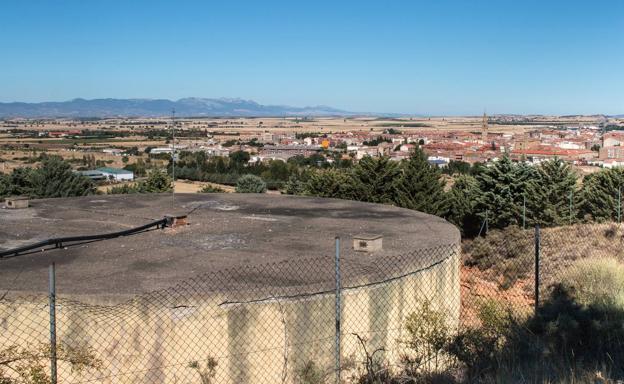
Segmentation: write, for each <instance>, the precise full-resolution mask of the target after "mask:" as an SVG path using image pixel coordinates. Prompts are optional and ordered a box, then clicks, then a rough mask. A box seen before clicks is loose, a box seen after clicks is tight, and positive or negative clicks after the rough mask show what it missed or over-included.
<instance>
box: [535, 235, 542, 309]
mask: <svg viewBox="0 0 624 384" xmlns="http://www.w3.org/2000/svg"><path fill="white" fill-rule="evenodd" d="M540 240H541V239H540V227H539V224H538V225H535V314H537V309H538V308H539V293H540V291H539V285H540Z"/></svg>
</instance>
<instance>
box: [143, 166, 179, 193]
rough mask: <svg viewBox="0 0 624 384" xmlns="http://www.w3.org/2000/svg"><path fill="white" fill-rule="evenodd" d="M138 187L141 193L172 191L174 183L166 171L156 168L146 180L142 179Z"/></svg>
mask: <svg viewBox="0 0 624 384" xmlns="http://www.w3.org/2000/svg"><path fill="white" fill-rule="evenodd" d="M136 189H137V191H138V192H139V193H162V192H171V191H172V190H173V183H172V182H171V178H170V177H169V175H167V173H166V172H164V171H161V170H160V169H155V170H153V171H152V172H150V174H149V176H148V177H147V179H146V180H143V181H140V182H139V183H138V184H137V186H136Z"/></svg>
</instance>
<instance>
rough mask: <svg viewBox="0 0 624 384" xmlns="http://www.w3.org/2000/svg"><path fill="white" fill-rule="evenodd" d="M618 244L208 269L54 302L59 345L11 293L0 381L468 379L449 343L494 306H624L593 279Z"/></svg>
mask: <svg viewBox="0 0 624 384" xmlns="http://www.w3.org/2000/svg"><path fill="white" fill-rule="evenodd" d="M538 238H539V244H538V246H537V247H536V242H537V239H538ZM623 241H624V231H623V230H622V228H621V227H620V226H618V225H615V224H596V225H591V226H587V225H585V226H581V225H579V226H570V227H561V228H553V229H544V230H541V231H539V232H538V231H536V230H534V229H533V228H532V229H527V230H522V229H519V228H508V229H506V230H504V231H491V232H490V233H489V234H488V235H487V236H485V237H480V238H476V239H473V240H467V241H464V242H463V244H462V246H461V248H462V249H460V247H459V246H458V245H455V244H449V245H444V246H439V247H436V248H431V249H421V250H415V251H413V252H410V253H407V254H402V255H396V256H393V257H386V258H383V259H372V258H366V257H365V256H363V257H362V259H361V260H359V259H357V258H347V259H344V260H340V263H339V273H337V272H338V271H337V268H336V260H335V259H334V258H331V257H319V258H315V259H307V260H297V261H289V262H281V263H273V264H267V265H261V266H257V265H254V266H246V267H242V268H238V269H235V270H223V271H216V272H211V273H207V274H203V275H200V276H197V277H195V278H193V279H190V280H186V281H183V282H181V283H179V284H176V285H174V286H172V287H171V288H169V289H166V290H161V291H156V292H151V293H148V294H141V295H137V296H136V297H133V298H131V299H129V300H127V301H123V302H120V303H116V304H113V305H102V304H101V303H100V304H97V305H96V304H92V303H89V302H87V301H88V300H79V299H76V298H73V297H65V296H64V295H63V292H62V291H59V292H57V294H56V301H55V304H54V309H55V315H56V318H55V324H54V327H55V330H56V334H55V340H56V347H55V348H51V345H53V344H51V343H52V342H51V339H50V332H51V327H52V325H51V318H50V309H51V308H50V298H49V297H48V296H46V295H22V294H20V293H16V292H10V293H7V294H5V295H3V296H1V297H2V299H1V300H0V383H3V384H4V383H46V382H54V380H55V379H54V377H53V376H54V375H53V374H51V373H50V364H51V359H50V356H51V349H54V352H55V354H56V359H55V361H56V365H57V374H56V375H57V380H58V382H59V383H91V382H93V383H202V384H207V383H310V384H312V383H334V382H337V380H340V381H341V382H345V383H369V382H371V383H372V382H379V383H384V382H388V383H391V382H392V383H399V382H403V383H410V382H414V383H415V382H418V381H417V380H416V379H415V378H416V377H421V376H419V375H421V374H422V373H423V372H429V373H431V372H436V373H440V374H441V373H445V374H448V375H451V376H454V377H455V378H456V379H457V378H462V377H463V378H464V379H466V378H467V379H466V380H469V376H467V375H466V374H462V373H461V372H462V369H463V368H462V363H463V362H462V361H459V360H461V359H458V358H457V355H456V354H455V355H454V354H452V353H449V352H448V351H449V348H448V345H447V344H448V342H449V339H450V338H451V337H452V336H453V335H457V334H460V333H461V332H462V331H463V330H465V329H477V328H478V327H482V326H484V324H483V321H484V318H483V308H484V307H486V306H487V305H489V304H488V303H496V305H497V306H498V308H502V309H503V310H504V311H508V312H509V313H510V314H512V315H513V316H514V318H515V319H523V318H529V317H531V316H533V314H534V313H535V311H536V308H535V304H536V303H535V301H536V300H535V299H536V296H535V295H536V294H537V295H539V297H540V303H545V302H547V301H548V298H549V296H550V295H551V294H552V292H553V290H554V289H556V287H557V286H560V285H561V284H567V285H569V286H577V287H578V285H579V284H580V285H583V286H584V287H587V286H589V285H591V287H590V288H589V289H590V291H589V293H587V294H595V295H600V294H602V295H603V296H604V299H605V300H607V299H609V300H610V299H613V300H615V301H617V300H622V297H613V295H612V294H611V293H610V292H612V291H611V290H608V289H603V288H604V287H602V286H601V284H600V281H596V280H595V279H596V278H598V277H600V275H599V274H600V271H601V269H600V268H601V266H603V265H606V266H607V267H606V268H611V269H613V268H614V267H613V265H619V263H622V262H623V258H624V255H623V250H622V242H623ZM536 261H537V262H536ZM610 263H611V264H610ZM536 266H537V267H538V270H536ZM60 268H62V266H61V267H60ZM536 271H537V272H539V273H536ZM241 276H244V279H242V278H240V277H241ZM337 276H340V278H339V280H338V281H339V284H338V288H339V289H338V290H337V284H336V277H337ZM302 277H305V278H302ZM46 278H47V276H45V275H42V279H46ZM592 279H594V280H592ZM302 281H304V282H305V284H304V283H300V282H302ZM592 284H593V285H592ZM536 288H537V289H536ZM622 290H624V288H622ZM337 293H338V294H337ZM620 304H621V303H620ZM540 305H542V304H540ZM543 305H546V304H543ZM337 309H338V310H337ZM518 321H519V320H518ZM337 351H339V353H338V354H337V353H336V352H337ZM545 360H548V359H545ZM545 364H546V363H545ZM458 372H459V373H458ZM390 376H392V377H394V379H392V380H394V381H391V379H387V381H383V380H384V378H389V377H390ZM369 379H370V380H369ZM375 379H379V381H374V380H375ZM410 380H411V381H410Z"/></svg>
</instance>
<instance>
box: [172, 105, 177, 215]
mask: <svg viewBox="0 0 624 384" xmlns="http://www.w3.org/2000/svg"><path fill="white" fill-rule="evenodd" d="M171 136H172V142H173V146H172V148H171V178H172V179H173V188H172V189H171V202H172V203H173V205H174V206H175V155H176V153H175V108H173V109H172V110H171Z"/></svg>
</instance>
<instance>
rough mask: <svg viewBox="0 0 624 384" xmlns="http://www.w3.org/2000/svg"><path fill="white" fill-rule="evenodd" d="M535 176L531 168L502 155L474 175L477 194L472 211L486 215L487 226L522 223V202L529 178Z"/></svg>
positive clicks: (499, 226)
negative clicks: (475, 203)
mask: <svg viewBox="0 0 624 384" xmlns="http://www.w3.org/2000/svg"><path fill="white" fill-rule="evenodd" d="M535 177H536V171H535V169H534V168H532V167H530V166H528V165H526V164H524V163H514V162H512V161H511V159H510V158H509V157H508V156H503V158H502V159H500V160H499V161H497V162H494V163H493V164H492V165H491V166H489V167H486V168H484V169H483V171H482V172H480V173H479V174H478V175H477V176H476V179H477V182H478V183H479V189H480V190H481V195H480V196H479V199H478V201H477V205H476V211H477V214H478V215H479V217H481V219H482V220H483V219H485V218H486V216H487V219H488V224H489V226H490V227H496V228H504V227H506V226H509V225H518V224H521V223H522V201H523V195H524V194H525V193H526V192H527V184H528V182H529V180H531V179H533V178H535Z"/></svg>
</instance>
